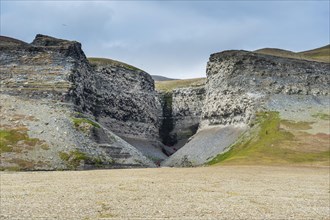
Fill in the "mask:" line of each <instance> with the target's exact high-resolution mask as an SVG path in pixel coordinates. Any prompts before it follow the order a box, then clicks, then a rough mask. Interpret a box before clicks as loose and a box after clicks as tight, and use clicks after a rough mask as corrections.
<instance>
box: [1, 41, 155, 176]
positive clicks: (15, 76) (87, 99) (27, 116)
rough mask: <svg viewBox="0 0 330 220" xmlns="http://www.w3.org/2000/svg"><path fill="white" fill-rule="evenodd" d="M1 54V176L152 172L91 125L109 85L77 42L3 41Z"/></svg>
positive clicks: (131, 151)
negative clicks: (127, 170)
mask: <svg viewBox="0 0 330 220" xmlns="http://www.w3.org/2000/svg"><path fill="white" fill-rule="evenodd" d="M0 49H1V50H0V78H1V91H0V95H1V97H0V98H1V108H0V118H1V125H0V126H1V127H0V132H1V137H3V139H2V140H1V142H2V145H1V149H0V150H1V164H0V167H1V169H15V170H16V169H18V170H20V169H23V170H36V169H39V170H40V169H41V170H54V169H88V168H97V167H103V168H111V167H132V166H133V167H136V166H137V167H141V166H144V167H145V166H154V164H153V162H151V161H150V160H149V159H147V158H146V157H145V156H144V155H143V154H142V153H141V152H140V151H139V150H137V149H136V148H135V147H133V146H132V145H130V144H129V143H127V142H125V141H124V140H122V139H121V138H119V137H118V136H117V135H115V134H113V133H112V132H111V131H110V130H109V129H108V128H107V127H106V126H103V125H102V123H98V122H97V120H98V117H97V116H98V114H97V113H98V109H99V108H98V107H99V105H98V104H99V103H98V102H97V101H98V99H97V97H98V95H100V91H102V87H103V86H102V83H107V82H106V81H103V82H102V81H101V80H99V79H98V78H97V77H96V76H95V74H94V72H93V71H94V70H93V68H92V67H91V66H90V64H89V62H88V60H87V59H86V57H85V54H84V52H83V51H82V50H81V45H80V43H78V42H75V41H67V40H61V39H56V38H53V37H49V36H44V35H37V36H36V38H35V40H34V41H33V42H32V43H31V44H27V43H24V42H21V41H18V40H15V39H12V38H8V37H2V36H1V37H0ZM101 94H102V92H101Z"/></svg>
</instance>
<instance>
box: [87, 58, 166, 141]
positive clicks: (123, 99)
mask: <svg viewBox="0 0 330 220" xmlns="http://www.w3.org/2000/svg"><path fill="white" fill-rule="evenodd" d="M90 61H91V63H92V64H93V66H94V78H95V81H96V87H97V91H96V97H95V99H94V103H95V104H94V106H93V107H91V108H94V110H93V112H94V115H95V117H97V119H98V121H99V122H100V123H101V124H103V125H104V126H106V127H107V128H109V129H110V130H111V131H113V132H114V133H116V134H117V135H119V136H121V137H127V138H141V139H148V140H159V133H158V130H159V116H160V115H161V114H162V113H161V109H160V103H159V100H158V99H157V95H156V92H155V89H154V81H153V79H152V78H151V76H150V75H149V74H147V73H146V72H144V71H142V70H140V69H137V68H135V67H132V66H129V65H127V64H123V63H120V62H117V61H112V60H106V59H90Z"/></svg>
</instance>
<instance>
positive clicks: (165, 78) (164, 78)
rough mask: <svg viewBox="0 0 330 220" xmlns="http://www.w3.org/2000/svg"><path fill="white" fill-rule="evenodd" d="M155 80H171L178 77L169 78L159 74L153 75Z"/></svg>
mask: <svg viewBox="0 0 330 220" xmlns="http://www.w3.org/2000/svg"><path fill="white" fill-rule="evenodd" d="M151 77H152V78H153V80H155V81H170V80H177V79H172V78H167V77H165V76H159V75H151Z"/></svg>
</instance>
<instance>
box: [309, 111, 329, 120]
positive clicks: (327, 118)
mask: <svg viewBox="0 0 330 220" xmlns="http://www.w3.org/2000/svg"><path fill="white" fill-rule="evenodd" d="M312 117H314V118H319V119H322V120H326V121H328V120H330V115H329V114H326V113H321V112H318V113H316V114H314V115H312Z"/></svg>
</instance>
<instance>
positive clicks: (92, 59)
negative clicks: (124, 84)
mask: <svg viewBox="0 0 330 220" xmlns="http://www.w3.org/2000/svg"><path fill="white" fill-rule="evenodd" d="M88 61H89V62H90V63H91V64H92V65H111V66H116V67H123V68H126V69H129V70H139V71H143V70H141V69H139V68H136V67H135V66H131V65H129V64H126V63H123V62H120V61H117V60H112V59H106V58H97V57H89V58H88Z"/></svg>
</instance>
